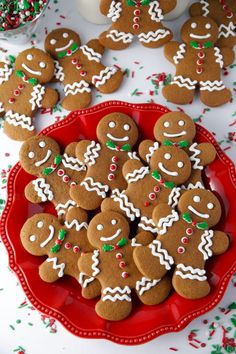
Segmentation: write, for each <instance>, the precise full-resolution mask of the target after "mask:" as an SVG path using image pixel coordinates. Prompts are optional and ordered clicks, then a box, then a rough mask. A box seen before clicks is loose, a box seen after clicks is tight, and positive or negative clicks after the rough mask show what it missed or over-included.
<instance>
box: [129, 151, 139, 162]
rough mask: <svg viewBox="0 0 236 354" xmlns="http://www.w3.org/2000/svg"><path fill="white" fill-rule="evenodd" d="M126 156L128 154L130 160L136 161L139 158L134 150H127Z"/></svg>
mask: <svg viewBox="0 0 236 354" xmlns="http://www.w3.org/2000/svg"><path fill="white" fill-rule="evenodd" d="M128 156H129V158H130V160H138V161H140V158H139V157H138V156H137V152H136V151H134V152H131V151H128Z"/></svg>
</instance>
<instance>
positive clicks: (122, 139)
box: [107, 133, 129, 141]
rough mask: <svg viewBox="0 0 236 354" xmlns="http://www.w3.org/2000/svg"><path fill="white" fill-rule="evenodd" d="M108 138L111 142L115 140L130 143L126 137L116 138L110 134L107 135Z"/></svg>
mask: <svg viewBox="0 0 236 354" xmlns="http://www.w3.org/2000/svg"><path fill="white" fill-rule="evenodd" d="M107 137H108V138H109V139H111V140H114V141H128V140H129V137H128V136H124V138H116V137H115V136H113V135H111V134H110V133H108V134H107Z"/></svg>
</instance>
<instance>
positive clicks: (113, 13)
mask: <svg viewBox="0 0 236 354" xmlns="http://www.w3.org/2000/svg"><path fill="white" fill-rule="evenodd" d="M121 12H122V4H121V2H120V1H118V2H116V1H114V0H113V1H112V3H111V5H110V9H109V12H108V14H107V17H108V18H110V19H111V20H112V22H116V21H117V20H118V19H119V18H120V15H121Z"/></svg>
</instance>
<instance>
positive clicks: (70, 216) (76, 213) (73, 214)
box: [65, 207, 88, 228]
mask: <svg viewBox="0 0 236 354" xmlns="http://www.w3.org/2000/svg"><path fill="white" fill-rule="evenodd" d="M74 220H83V224H84V226H85V227H86V228H87V227H88V224H87V222H88V214H87V213H86V211H85V210H83V209H81V208H79V207H73V208H70V209H69V210H68V212H67V213H66V217H65V225H66V226H67V224H68V223H72V222H73V221H74Z"/></svg>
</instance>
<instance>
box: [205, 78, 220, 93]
mask: <svg viewBox="0 0 236 354" xmlns="http://www.w3.org/2000/svg"><path fill="white" fill-rule="evenodd" d="M200 86H201V87H200V90H201V91H210V92H212V91H221V90H224V89H225V85H224V83H223V81H217V80H215V81H209V80H208V81H200Z"/></svg>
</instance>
